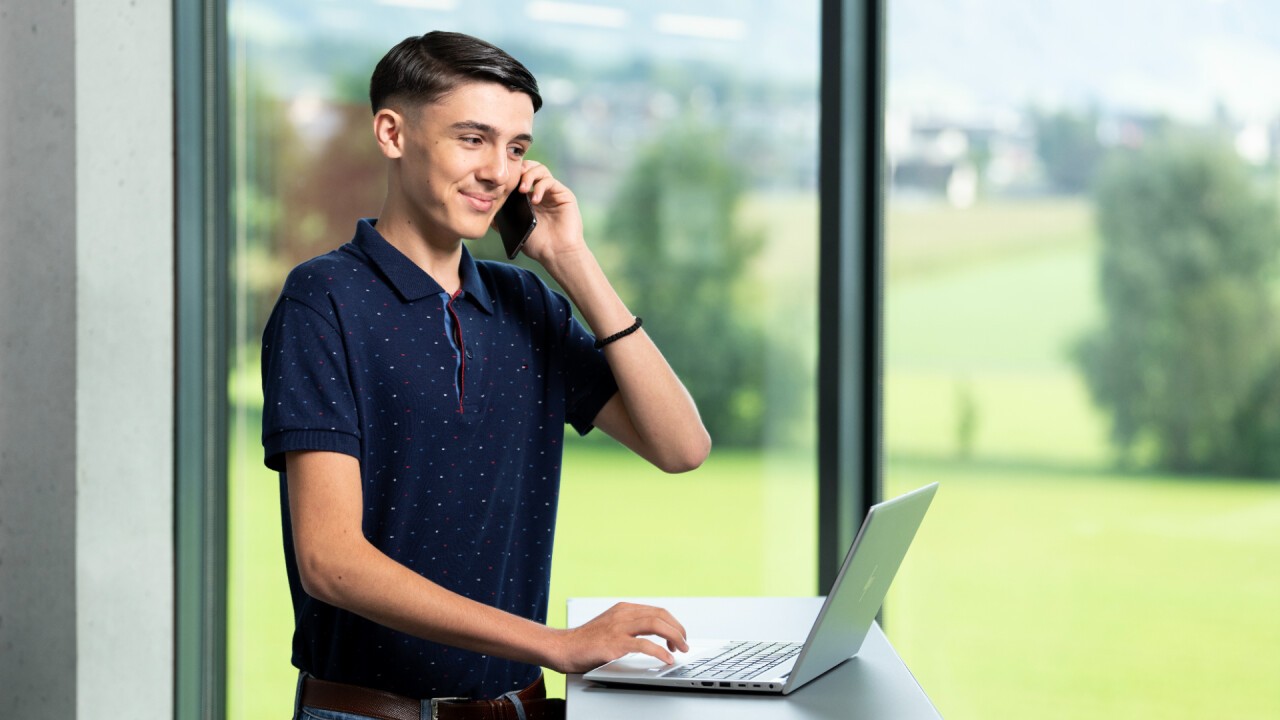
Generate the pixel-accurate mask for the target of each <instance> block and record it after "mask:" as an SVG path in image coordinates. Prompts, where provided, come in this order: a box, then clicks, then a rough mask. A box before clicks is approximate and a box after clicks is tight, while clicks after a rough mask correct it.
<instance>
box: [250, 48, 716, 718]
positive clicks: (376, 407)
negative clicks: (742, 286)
mask: <svg viewBox="0 0 1280 720" xmlns="http://www.w3.org/2000/svg"><path fill="white" fill-rule="evenodd" d="M370 99H371V102H372V105H373V111H374V118H373V131H374V137H375V139H376V141H377V144H378V147H379V148H380V149H381V151H382V153H383V155H384V156H385V157H386V158H387V166H388V172H387V197H386V201H385V203H384V205H383V208H382V212H381V214H380V215H379V217H378V219H377V220H376V221H375V220H362V221H360V222H359V223H358V224H357V227H356V232H355V237H354V238H353V239H352V241H351V242H350V243H348V244H346V245H344V246H343V247H341V248H339V249H338V250H335V251H333V252H331V253H328V254H327V255H323V256H321V257H319V258H315V259H313V260H311V261H308V262H306V263H303V264H302V265H300V266H299V267H297V268H296V269H295V270H294V271H293V272H292V273H291V274H290V276H289V278H288V280H287V281H286V284H285V287H284V290H283V292H282V293H281V296H280V299H279V301H278V303H277V305H276V308H275V310H274V312H273V313H272V316H271V319H270V321H269V323H268V326H267V328H266V332H265V334H264V340H263V350H262V352H263V385H264V391H265V398H266V405H265V411H264V418H263V443H264V446H265V450H266V462H267V465H268V466H270V467H272V468H274V469H277V470H280V471H281V494H282V500H283V503H282V505H283V507H282V511H283V520H284V542H285V557H286V565H287V567H288V572H289V583H290V589H291V592H292V594H293V602H294V611H295V614H296V629H295V634H294V647H293V662H294V664H295V665H296V666H297V667H298V668H299V669H300V670H301V671H302V675H301V677H302V680H301V681H300V684H299V703H298V705H299V708H300V710H299V711H300V712H303V711H305V712H312V713H313V715H314V716H315V717H340V716H334V715H325V714H324V713H323V709H325V708H327V709H328V710H333V711H343V712H348V713H355V714H356V716H358V717H391V718H396V717H401V716H410V715H406V713H411V712H413V711H414V710H413V709H414V708H421V710H422V712H423V713H426V714H427V715H428V716H429V715H430V712H431V710H429V709H428V708H429V707H431V706H433V705H434V706H437V707H435V710H436V711H437V712H438V713H439V717H447V716H448V715H449V714H450V713H452V712H454V711H455V710H456V711H459V712H465V713H471V712H480V711H486V712H488V711H487V710H484V709H485V708H490V709H491V710H492V712H493V713H497V714H494V715H492V716H493V717H506V716H509V717H512V718H515V717H521V718H524V717H536V716H547V717H550V716H553V715H554V714H555V712H556V709H555V707H554V706H552V705H551V704H550V701H539V700H536V699H535V698H536V697H538V693H539V692H540V690H541V686H540V678H541V674H540V670H539V668H540V667H549V668H553V669H555V670H559V671H562V672H576V671H585V670H587V669H590V668H592V667H594V666H596V665H599V664H601V663H604V662H606V661H609V660H612V659H614V658H617V657H619V656H621V655H624V654H626V653H628V652H643V653H648V654H650V655H653V656H655V657H658V658H661V659H664V660H670V658H671V656H670V652H669V651H670V650H677V649H680V650H684V649H687V646H686V645H685V642H684V629H683V628H682V627H681V626H680V624H679V623H678V622H677V621H676V619H675V618H673V617H672V616H671V615H670V614H669V613H667V612H666V611H664V610H661V609H659V608H653V607H647V606H638V605H626V604H624V605H619V606H617V607H614V608H612V609H611V610H609V611H608V612H606V613H605V614H603V615H601V616H600V617H598V618H596V619H595V620H593V621H592V622H590V623H588V624H587V625H584V626H582V627H580V628H575V629H572V630H554V629H551V628H548V627H546V626H545V624H544V623H545V619H546V609H547V591H548V585H549V581H550V561H551V545H552V536H553V531H554V524H555V512H556V501H557V493H558V489H559V474H560V458H561V446H562V439H563V434H564V424H565V423H566V422H568V423H571V424H573V425H574V427H575V428H576V429H577V430H578V431H579V432H582V433H585V432H587V431H589V430H590V429H591V428H592V427H593V426H596V427H599V428H600V429H602V430H604V431H605V432H606V433H608V434H609V435H611V436H612V437H614V438H616V439H617V440H618V441H620V442H621V443H623V444H624V445H625V446H627V447H628V448H630V449H632V450H633V451H635V452H636V453H637V454H639V455H641V456H642V457H644V458H645V459H647V460H649V461H650V462H652V463H653V464H654V465H656V466H658V467H660V468H662V469H663V470H665V471H668V472H682V471H685V470H690V469H692V468H695V467H697V466H698V465H699V464H700V463H701V462H702V461H703V460H704V459H705V457H706V456H707V453H708V451H709V449H710V439H709V437H708V436H707V433H706V430H705V428H704V427H703V425H702V422H701V420H700V419H699V417H698V412H697V409H696V408H695V406H694V403H693V401H692V400H691V399H690V397H689V395H688V393H687V392H686V391H685V389H684V387H683V385H681V383H680V381H679V380H678V379H677V378H676V376H675V374H674V373H673V372H672V371H671V368H670V367H669V366H668V365H667V363H666V361H665V360H664V359H663V357H662V355H661V354H660V353H659V351H658V349H657V348H656V347H655V346H654V345H653V343H652V342H651V341H650V340H649V338H648V336H647V335H646V334H645V332H644V330H642V329H640V320H639V318H637V317H635V316H633V315H632V314H631V313H630V312H629V311H628V309H627V308H626V306H625V305H624V304H623V302H622V301H621V300H620V299H619V298H618V296H617V294H616V293H615V292H614V291H613V289H612V287H611V286H610V284H609V281H608V279H607V278H606V277H605V275H604V273H603V272H602V271H601V269H600V266H599V265H598V264H597V263H596V260H595V258H594V256H593V255H592V253H591V250H590V248H588V247H587V245H586V243H585V242H584V239H583V231H582V219H581V215H580V213H579V209H578V205H577V202H576V200H575V198H574V195H573V193H572V192H571V191H570V190H569V188H567V187H565V185H564V184H562V183H561V182H559V181H558V180H556V179H555V178H554V177H553V176H552V175H551V173H550V172H549V171H548V170H547V168H546V167H544V166H542V165H540V164H538V163H536V162H532V161H528V160H525V159H524V155H525V153H526V151H527V150H528V148H529V146H530V144H531V143H532V142H533V115H534V112H535V111H536V110H537V109H538V108H539V107H540V106H541V102H542V101H541V98H540V96H539V95H538V88H537V83H536V81H535V80H534V78H533V76H532V75H531V74H530V73H529V71H528V70H527V69H525V67H524V66H523V65H521V64H520V63H519V62H517V61H516V60H514V59H513V58H511V57H510V56H509V55H507V54H506V53H505V52H503V51H502V50H499V49H498V48H496V47H494V46H492V45H489V44H488V43H485V42H483V41H480V40H477V39H475V38H472V37H468V36H465V35H459V34H455V33H429V34H427V35H424V36H422V37H413V38H409V39H407V40H405V41H404V42H402V43H400V44H399V45H397V46H396V47H395V48H393V49H392V50H391V51H390V52H388V53H387V55H386V56H385V57H384V58H383V59H382V61H381V62H380V63H379V64H378V66H377V69H376V70H375V71H374V74H373V78H372V82H371V84H370ZM517 191H519V192H526V193H528V194H529V196H530V198H531V199H532V202H533V205H534V207H535V212H536V214H537V217H538V225H537V229H536V230H535V232H534V233H533V234H532V236H531V237H530V238H529V240H528V241H527V243H526V245H525V247H524V252H525V254H527V255H528V256H529V257H531V258H533V259H534V260H535V261H537V262H538V263H540V264H541V265H542V266H543V267H544V268H546V269H547V271H548V272H549V273H550V274H551V276H552V277H554V278H555V279H556V281H557V282H558V283H559V284H560V286H561V287H563V288H564V289H565V291H566V292H567V293H568V295H569V296H570V298H572V300H573V303H574V304H575V305H576V306H577V307H578V309H579V310H580V312H581V313H582V316H583V317H584V318H585V320H586V324H587V325H589V326H590V330H591V331H592V333H594V337H593V336H592V334H590V333H588V332H587V330H586V329H584V328H583V327H582V325H581V324H579V323H578V322H577V321H576V320H575V319H574V318H573V316H572V314H571V309H570V305H569V303H568V301H566V300H565V299H564V298H563V297H561V296H560V295H558V294H556V293H554V292H552V291H551V290H549V289H548V288H547V286H546V285H545V284H544V283H542V282H541V281H540V280H539V279H538V278H537V276H535V275H534V274H532V273H530V272H528V271H525V270H523V269H520V268H517V267H515V266H512V265H507V264H503V263H489V262H477V261H474V260H473V259H472V258H471V256H470V254H469V253H468V252H467V250H466V248H464V247H463V244H462V239H463V238H479V237H481V236H482V235H484V234H485V231H486V230H487V229H488V228H489V226H490V224H491V223H492V221H493V218H494V215H495V214H496V213H497V211H498V208H499V207H500V206H501V205H502V203H503V201H504V200H505V198H506V197H507V196H508V195H509V194H510V193H512V192H517ZM596 338H600V339H601V340H596ZM653 510H656V512H651V513H648V516H649V517H650V518H652V517H654V516H661V508H654V509H653ZM644 522H652V520H646V521H644ZM655 531H660V530H656V529H655ZM642 635H656V636H658V637H660V638H662V639H664V640H665V641H666V647H665V648H664V647H662V646H661V645H659V644H656V643H653V642H650V641H648V640H645V639H641V638H640V637H639V636H642ZM521 688H524V689H525V690H523V691H521ZM517 691H520V692H519V693H517ZM456 697H463V698H474V699H480V702H478V703H476V702H473V703H471V704H468V703H465V702H458V701H449V702H442V703H441V702H433V701H432V699H433V698H436V699H438V698H456ZM487 699H500V701H499V702H498V703H496V704H495V703H492V702H484V700H487ZM317 708H319V709H322V710H321V711H318V712H313V710H315V709H317ZM502 713H505V714H502ZM411 716H412V717H417V715H411ZM468 716H469V717H477V715H465V714H464V715H457V717H468ZM483 717H489V715H483Z"/></svg>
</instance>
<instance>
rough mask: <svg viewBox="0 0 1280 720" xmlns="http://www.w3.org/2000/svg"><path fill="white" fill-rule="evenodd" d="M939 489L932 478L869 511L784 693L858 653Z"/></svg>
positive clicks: (797, 659) (797, 660) (810, 632)
mask: <svg viewBox="0 0 1280 720" xmlns="http://www.w3.org/2000/svg"><path fill="white" fill-rule="evenodd" d="M937 491H938V483H936V482H935V483H932V484H929V485H926V486H924V487H922V488H919V489H918V490H913V491H911V492H909V493H907V494H905V495H901V496H899V497H896V498H893V499H892V500H886V501H884V502H881V503H877V504H875V505H873V506H871V509H870V510H868V511H867V516H866V518H865V519H864V520H863V521H862V527H861V528H860V529H859V530H858V535H857V537H856V538H854V541H853V545H851V546H850V547H849V552H848V553H846V554H845V558H844V563H843V564H842V565H841V567H840V572H839V574H837V575H836V580H835V582H834V583H833V584H832V586H831V592H829V593H827V600H826V602H825V603H823V605H822V609H821V610H819V611H818V617H817V619H816V620H815V621H814V623H813V628H812V629H811V630H810V631H809V637H808V638H807V639H806V640H805V643H804V649H803V650H801V651H800V655H799V657H797V658H796V663H795V665H794V667H793V668H792V670H791V675H790V677H788V678H787V683H786V685H785V686H784V687H783V689H782V692H783V693H784V694H785V693H789V692H791V691H792V690H795V689H796V688H798V687H800V686H801V685H804V684H805V683H807V682H809V681H810V680H813V679H814V678H816V677H818V676H819V675H821V674H822V673H824V672H826V671H828V670H830V669H831V668H833V667H835V666H836V665H839V664H840V663H842V662H844V661H845V660H847V659H849V658H850V657H852V656H853V655H855V654H857V652H858V650H859V649H860V648H861V647H862V642H863V640H865V639H866V637H867V632H868V631H869V630H871V623H872V622H873V621H874V620H875V617H876V613H878V612H879V611H880V606H881V605H883V604H884V598H885V595H887V594H888V592H889V585H890V584H891V583H892V582H893V577H894V575H895V574H896V573H897V572H898V567H899V566H900V565H902V559H903V558H904V557H906V554H907V549H908V548H909V547H911V541H912V540H913V539H914V538H915V535H916V530H917V529H919V527H920V522H921V521H922V520H923V519H924V514H925V511H926V510H928V509H929V503H930V502H932V501H933V496H934V495H935V494H936V493H937Z"/></svg>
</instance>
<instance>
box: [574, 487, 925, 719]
mask: <svg viewBox="0 0 1280 720" xmlns="http://www.w3.org/2000/svg"><path fill="white" fill-rule="evenodd" d="M937 491H938V483H933V484H931V485H926V486H924V487H922V488H920V489H918V490H913V491H911V492H909V493H907V494H906V495H902V496H901V497H897V498H894V499H892V500H886V501H884V502H882V503H878V504H876V505H873V506H872V507H871V509H870V510H869V511H867V517H866V519H864V520H863V521H862V528H861V529H859V530H858V535H857V537H855V538H854V540H853V546H852V547H850V548H849V552H848V554H847V555H845V558H844V565H843V566H841V568H840V574H839V575H837V576H836V582H835V584H834V585H833V586H832V587H831V592H830V594H828V595H827V599H826V601H825V602H824V603H823V604H822V609H821V610H820V611H818V617H817V619H816V620H814V622H813V627H812V628H811V629H810V630H809V637H808V639H806V640H805V641H804V642H803V643H794V642H759V641H706V640H704V641H694V640H690V641H689V652H688V653H677V654H676V663H675V664H674V665H661V664H659V663H658V661H657V660H655V659H654V658H652V657H650V656H648V655H642V654H639V653H634V654H631V655H626V656H624V657H621V658H618V659H617V660H614V661H613V662H611V663H609V664H607V665H602V666H601V667H598V668H596V669H595V670H592V671H591V672H589V673H587V674H586V675H583V677H584V678H585V679H587V680H593V681H595V682H599V683H605V684H615V683H616V684H622V685H638V686H656V687H665V688H680V689H685V690H711V691H725V690H729V691H739V692H757V693H772V694H782V695H786V694H788V693H790V692H792V691H794V690H795V689H796V688H798V687H800V686H802V685H804V684H805V683H807V682H809V681H810V680H813V679H814V678H816V677H818V676H819V675H821V674H823V673H825V672H826V671H828V670H830V669H831V668H834V667H835V666H837V665H839V664H840V663H842V662H844V661H845V660H848V659H849V658H851V657H853V656H854V655H856V654H857V653H858V650H859V649H860V648H861V647H862V641H863V640H864V639H865V638H866V636H867V631H869V630H870V629H871V623H872V622H873V621H874V620H875V617H876V613H877V612H879V611H880V605H881V604H883V603H884V597H885V594H886V593H888V592H889V584H890V583H891V582H893V576H894V574H896V573H897V572H898V566H899V565H901V564H902V558H903V557H905V556H906V554H907V548H908V547H910V546H911V541H912V539H913V538H915V535H916V529H917V528H919V527H920V521H921V520H923V519H924V513H925V511H926V510H928V509H929V503H930V502H931V501H932V500H933V496H934V494H935V493H936V492H937Z"/></svg>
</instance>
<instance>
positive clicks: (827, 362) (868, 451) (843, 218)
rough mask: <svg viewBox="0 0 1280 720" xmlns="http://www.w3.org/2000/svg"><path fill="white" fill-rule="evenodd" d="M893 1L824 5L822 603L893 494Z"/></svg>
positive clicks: (845, 0) (828, 0)
mask: <svg viewBox="0 0 1280 720" xmlns="http://www.w3.org/2000/svg"><path fill="white" fill-rule="evenodd" d="M884 27H885V2H884V0H867V1H866V2H858V1H856V0H823V3H822V61H821V70H820V72H821V74H822V76H821V87H822V90H821V97H820V110H819V113H820V118H821V120H820V129H819V156H820V157H819V168H818V178H819V206H820V210H819V250H818V262H819V287H818V593H819V594H826V592H827V590H828V589H829V588H830V587H831V585H832V583H834V582H835V578H836V574H837V573H838V572H839V570H840V563H841V562H842V561H843V560H844V555H845V552H846V551H847V550H848V548H849V545H850V544H851V543H852V542H853V538H854V535H855V534H856V533H857V531H858V526H859V522H860V521H861V519H862V517H863V515H864V514H865V513H866V511H867V508H869V507H870V506H871V504H872V503H874V502H877V501H878V500H879V499H880V496H881V493H882V487H883V468H884V464H883V462H882V460H883V449H882V448H883V440H882V438H883V416H882V408H883V394H884V393H883V380H882V378H883V375H882V372H883V345H882V337H883V312H882V307H883V300H884V282H883V256H884V252H883V249H884V184H883V182H882V181H881V180H882V178H883V176H884V173H883V167H884V120H883V118H884V67H885V54H884Z"/></svg>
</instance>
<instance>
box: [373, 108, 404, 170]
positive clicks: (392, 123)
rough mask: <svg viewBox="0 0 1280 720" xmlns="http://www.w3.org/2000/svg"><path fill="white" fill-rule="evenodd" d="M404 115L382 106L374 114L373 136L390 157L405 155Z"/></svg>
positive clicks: (395, 157)
mask: <svg viewBox="0 0 1280 720" xmlns="http://www.w3.org/2000/svg"><path fill="white" fill-rule="evenodd" d="M404 131H405V127H404V116H403V115H401V114H400V113H398V112H396V111H395V110H392V109H391V108H382V109H381V110H379V111H378V112H376V113H374V115H373V137H374V139H375V140H377V141H378V149H380V150H382V154H383V155H384V156H386V157H387V158H388V159H391V160H395V159H398V158H400V157H401V156H402V155H404Z"/></svg>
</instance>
